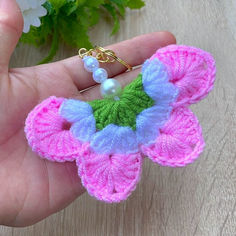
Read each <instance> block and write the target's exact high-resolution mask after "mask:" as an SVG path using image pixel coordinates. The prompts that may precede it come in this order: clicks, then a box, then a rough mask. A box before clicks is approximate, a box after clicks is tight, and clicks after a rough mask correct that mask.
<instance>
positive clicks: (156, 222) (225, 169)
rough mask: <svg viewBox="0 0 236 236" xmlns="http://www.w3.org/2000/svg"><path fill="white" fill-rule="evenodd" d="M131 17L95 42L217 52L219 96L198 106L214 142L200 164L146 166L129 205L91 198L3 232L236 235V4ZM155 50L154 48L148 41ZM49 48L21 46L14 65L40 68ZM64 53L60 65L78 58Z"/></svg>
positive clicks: (103, 26) (173, 0)
mask: <svg viewBox="0 0 236 236" xmlns="http://www.w3.org/2000/svg"><path fill="white" fill-rule="evenodd" d="M146 3H147V6H146V7H145V8H144V9H142V10H141V11H132V12H130V11H129V12H128V13H127V17H126V20H125V22H122V25H121V30H120V32H119V34H118V35H117V36H115V37H109V33H110V30H111V26H110V25H109V23H107V22H104V21H103V22H100V24H99V26H96V29H94V30H92V32H91V37H92V39H93V42H94V43H96V44H97V45H107V44H110V43H114V42H118V41H121V40H124V39H127V38H130V37H133V36H135V35H139V34H143V33H147V32H151V31H158V30H169V31H172V32H173V33H174V34H175V35H176V37H177V40H178V43H180V44H187V45H193V46H197V47H201V48H203V49H205V50H207V51H210V52H211V53H212V54H213V55H214V57H215V59H216V61H217V69H218V72H217V80H216V84H215V89H214V91H213V92H212V93H211V94H210V95H209V96H208V97H207V99H205V100H204V101H202V102H201V103H200V104H197V105H194V106H192V109H193V111H194V112H195V114H196V115H197V116H198V118H199V120H200V122H201V124H202V127H203V133H204V137H205V140H206V148H205V151H204V153H203V154H202V156H201V158H200V159H198V160H197V161H196V162H195V163H194V164H192V165H190V166H188V167H186V168H182V169H171V168H164V167H160V166H158V165H154V164H153V163H151V162H150V161H148V160H146V161H145V163H144V169H143V174H142V180H141V182H140V183H139V185H138V187H137V189H136V191H135V192H134V193H133V194H132V195H131V197H130V198H129V200H127V201H126V202H124V203H121V204H118V205H107V204H104V203H101V202H98V201H96V200H95V199H93V198H91V197H89V196H88V195H87V194H84V195H83V196H82V197H81V198H79V199H77V200H76V201H75V202H74V203H73V204H71V205H70V206H69V207H67V208H66V209H64V210H63V211H61V212H59V213H57V214H55V215H53V216H51V217H49V218H47V219H46V220H44V221H42V222H40V223H38V224H36V225H34V226H31V227H28V228H23V229H13V228H7V227H0V235H4V236H10V235H11V236H39V235H40V236H41V235H43V236H49V235H50V236H62V235H63V236H64V235H66V236H75V235H76V236H80V235H81V236H96V235H98V236H100V235H101V236H113V235H114V236H116V235H119V236H123V235H124V236H133V235H135V236H144V235H145V236H146V235H147V236H151V235H155V236H157V235H158V236H159V235H160V236H162V235H165V236H185V235H186V236H191V235H198V236H205V235H210V236H215V235H230V236H233V235H236V154H235V153H236V141H235V139H236V124H235V123H236V109H235V103H236V93H235V89H236V66H235V64H236V42H235V40H236V1H235V0H147V1H146ZM147 43H148V42H147ZM46 50H47V49H46V48H45V49H44V50H42V51H41V52H39V50H37V49H34V48H31V47H26V46H20V47H19V48H17V50H16V51H15V53H14V56H13V58H12V65H13V66H25V65H30V64H34V63H35V62H37V61H38V60H39V59H40V58H42V57H43V55H46ZM75 53H76V51H75V50H70V49H68V48H66V47H62V48H61V50H60V52H59V54H58V56H57V59H60V58H64V57H68V56H70V55H74V54H75Z"/></svg>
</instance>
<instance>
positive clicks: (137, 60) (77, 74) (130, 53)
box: [59, 32, 176, 90]
mask: <svg viewBox="0 0 236 236" xmlns="http://www.w3.org/2000/svg"><path fill="white" fill-rule="evenodd" d="M175 43H176V40H175V37H174V36H173V35H172V34H171V33H169V32H155V33H151V34H146V35H141V36H138V37H135V38H132V39H130V40H126V41H123V42H120V43H117V44H114V45H111V46H108V47H107V48H109V49H111V50H113V51H114V52H115V53H116V55H117V56H118V57H120V58H121V59H123V60H124V61H126V62H127V63H128V64H129V65H131V66H137V65H140V64H142V63H143V62H144V61H145V60H146V59H147V58H149V57H151V56H152V54H154V53H155V52H156V50H157V49H159V48H161V47H164V46H167V45H169V44H175ZM59 63H61V64H62V66H64V67H65V69H66V71H67V72H68V73H69V74H70V76H71V77H72V78H73V81H74V83H75V84H76V86H77V87H78V89H79V90H83V89H86V88H89V87H91V86H93V85H95V82H94V81H93V79H92V74H91V73H88V72H87V71H86V70H85V69H84V68H83V62H82V60H81V59H79V57H78V56H75V57H72V58H69V59H66V60H63V61H60V62H59ZM101 66H102V67H104V68H105V69H106V70H107V72H108V74H109V77H110V78H111V77H114V76H117V75H118V74H121V73H123V72H124V71H125V70H126V67H124V66H123V65H121V64H120V63H118V62H115V63H110V64H109V63H107V64H104V65H101Z"/></svg>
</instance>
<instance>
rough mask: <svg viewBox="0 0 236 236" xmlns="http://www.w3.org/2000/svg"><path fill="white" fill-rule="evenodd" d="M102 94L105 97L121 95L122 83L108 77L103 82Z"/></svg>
mask: <svg viewBox="0 0 236 236" xmlns="http://www.w3.org/2000/svg"><path fill="white" fill-rule="evenodd" d="M100 91H101V94H102V96H103V97H104V98H112V99H114V98H115V97H119V95H120V94H121V92H122V88H121V85H120V83H119V82H118V81H117V80H115V79H107V80H105V81H104V82H103V83H102V84H101V88H100Z"/></svg>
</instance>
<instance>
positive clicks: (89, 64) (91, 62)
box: [83, 56, 99, 72]
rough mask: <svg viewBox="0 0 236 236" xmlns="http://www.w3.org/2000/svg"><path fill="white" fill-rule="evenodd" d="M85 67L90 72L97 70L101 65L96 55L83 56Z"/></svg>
mask: <svg viewBox="0 0 236 236" xmlns="http://www.w3.org/2000/svg"><path fill="white" fill-rule="evenodd" d="M83 62H84V68H85V70H87V71H89V72H93V71H95V70H96V69H97V68H98V67H99V62H98V60H97V59H96V58H95V57H90V56H86V57H84V58H83Z"/></svg>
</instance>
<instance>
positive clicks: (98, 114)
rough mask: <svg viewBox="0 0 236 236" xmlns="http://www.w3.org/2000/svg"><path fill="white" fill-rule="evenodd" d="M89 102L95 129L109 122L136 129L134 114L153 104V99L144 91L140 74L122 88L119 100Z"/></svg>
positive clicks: (100, 128)
mask: <svg viewBox="0 0 236 236" xmlns="http://www.w3.org/2000/svg"><path fill="white" fill-rule="evenodd" d="M89 104H90V105H91V107H92V109H93V114H94V117H95V120H96V127H97V130H102V129H104V128H105V127H106V126H107V125H109V124H115V125H118V126H128V127H130V128H131V129H133V130H136V116H137V115H138V114H139V113H140V112H141V111H143V110H144V109H146V108H149V107H151V106H153V104H154V101H153V100H152V99H151V98H150V97H149V96H148V95H147V94H146V93H145V92H144V90H143V83H142V75H141V74H140V75H139V76H138V78H137V79H135V80H134V81H133V82H132V83H131V84H129V85H127V86H126V87H125V88H124V90H123V93H122V95H121V97H120V100H118V101H115V100H112V99H103V100H94V101H91V102H89Z"/></svg>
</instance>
